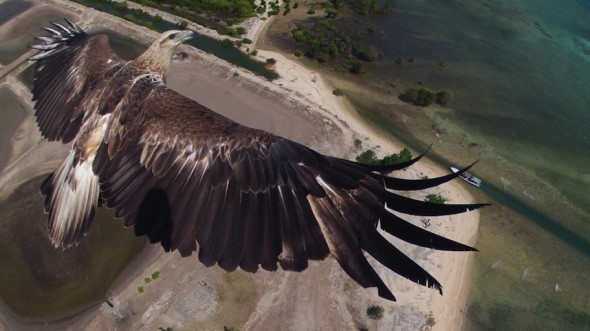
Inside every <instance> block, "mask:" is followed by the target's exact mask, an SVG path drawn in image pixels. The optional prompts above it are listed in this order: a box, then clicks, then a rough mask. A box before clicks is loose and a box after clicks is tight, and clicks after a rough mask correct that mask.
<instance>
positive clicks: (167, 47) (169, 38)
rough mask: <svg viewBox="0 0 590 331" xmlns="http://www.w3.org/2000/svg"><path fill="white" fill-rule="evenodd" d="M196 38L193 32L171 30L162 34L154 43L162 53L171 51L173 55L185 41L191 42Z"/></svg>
mask: <svg viewBox="0 0 590 331" xmlns="http://www.w3.org/2000/svg"><path fill="white" fill-rule="evenodd" d="M194 36H195V33H194V32H193V31H191V30H182V31H181V30H170V31H166V32H164V33H162V34H161V35H160V37H159V38H158V39H157V40H156V41H155V42H154V45H158V47H160V48H161V49H162V51H169V52H170V55H172V51H173V50H174V49H175V48H176V47H177V46H178V45H180V44H182V43H183V42H184V41H186V40H189V39H191V38H193V37H194Z"/></svg>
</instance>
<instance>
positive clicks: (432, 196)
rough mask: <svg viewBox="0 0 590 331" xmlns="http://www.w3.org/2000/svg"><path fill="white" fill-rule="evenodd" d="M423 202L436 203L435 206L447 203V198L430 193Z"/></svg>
mask: <svg viewBox="0 0 590 331" xmlns="http://www.w3.org/2000/svg"><path fill="white" fill-rule="evenodd" d="M424 201H427V202H431V203H437V204H441V205H442V204H444V203H445V202H447V198H445V197H443V196H442V195H441V194H439V193H436V194H434V193H431V194H429V195H427V196H426V198H425V199H424Z"/></svg>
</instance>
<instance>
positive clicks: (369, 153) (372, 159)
mask: <svg viewBox="0 0 590 331" xmlns="http://www.w3.org/2000/svg"><path fill="white" fill-rule="evenodd" d="M355 160H356V162H359V163H364V164H378V163H379V159H378V158H377V154H376V153H375V151H374V150H372V149H367V150H366V151H364V152H362V153H361V154H359V155H358V156H357V157H356V159H355Z"/></svg>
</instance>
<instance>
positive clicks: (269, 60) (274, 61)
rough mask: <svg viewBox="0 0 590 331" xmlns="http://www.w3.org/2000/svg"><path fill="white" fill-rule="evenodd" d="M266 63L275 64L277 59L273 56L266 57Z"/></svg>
mask: <svg viewBox="0 0 590 331" xmlns="http://www.w3.org/2000/svg"><path fill="white" fill-rule="evenodd" d="M266 64H268V65H275V64H277V60H275V59H274V58H272V57H271V58H269V59H266Z"/></svg>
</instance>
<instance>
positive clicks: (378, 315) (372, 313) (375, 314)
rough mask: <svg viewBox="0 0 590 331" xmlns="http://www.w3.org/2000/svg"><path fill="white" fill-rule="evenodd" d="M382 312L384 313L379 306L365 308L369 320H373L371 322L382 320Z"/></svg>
mask: <svg viewBox="0 0 590 331" xmlns="http://www.w3.org/2000/svg"><path fill="white" fill-rule="evenodd" d="M383 312H384V309H383V307H381V306H379V305H372V306H370V307H369V308H367V316H369V318H370V319H373V320H380V319H382V318H383Z"/></svg>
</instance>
